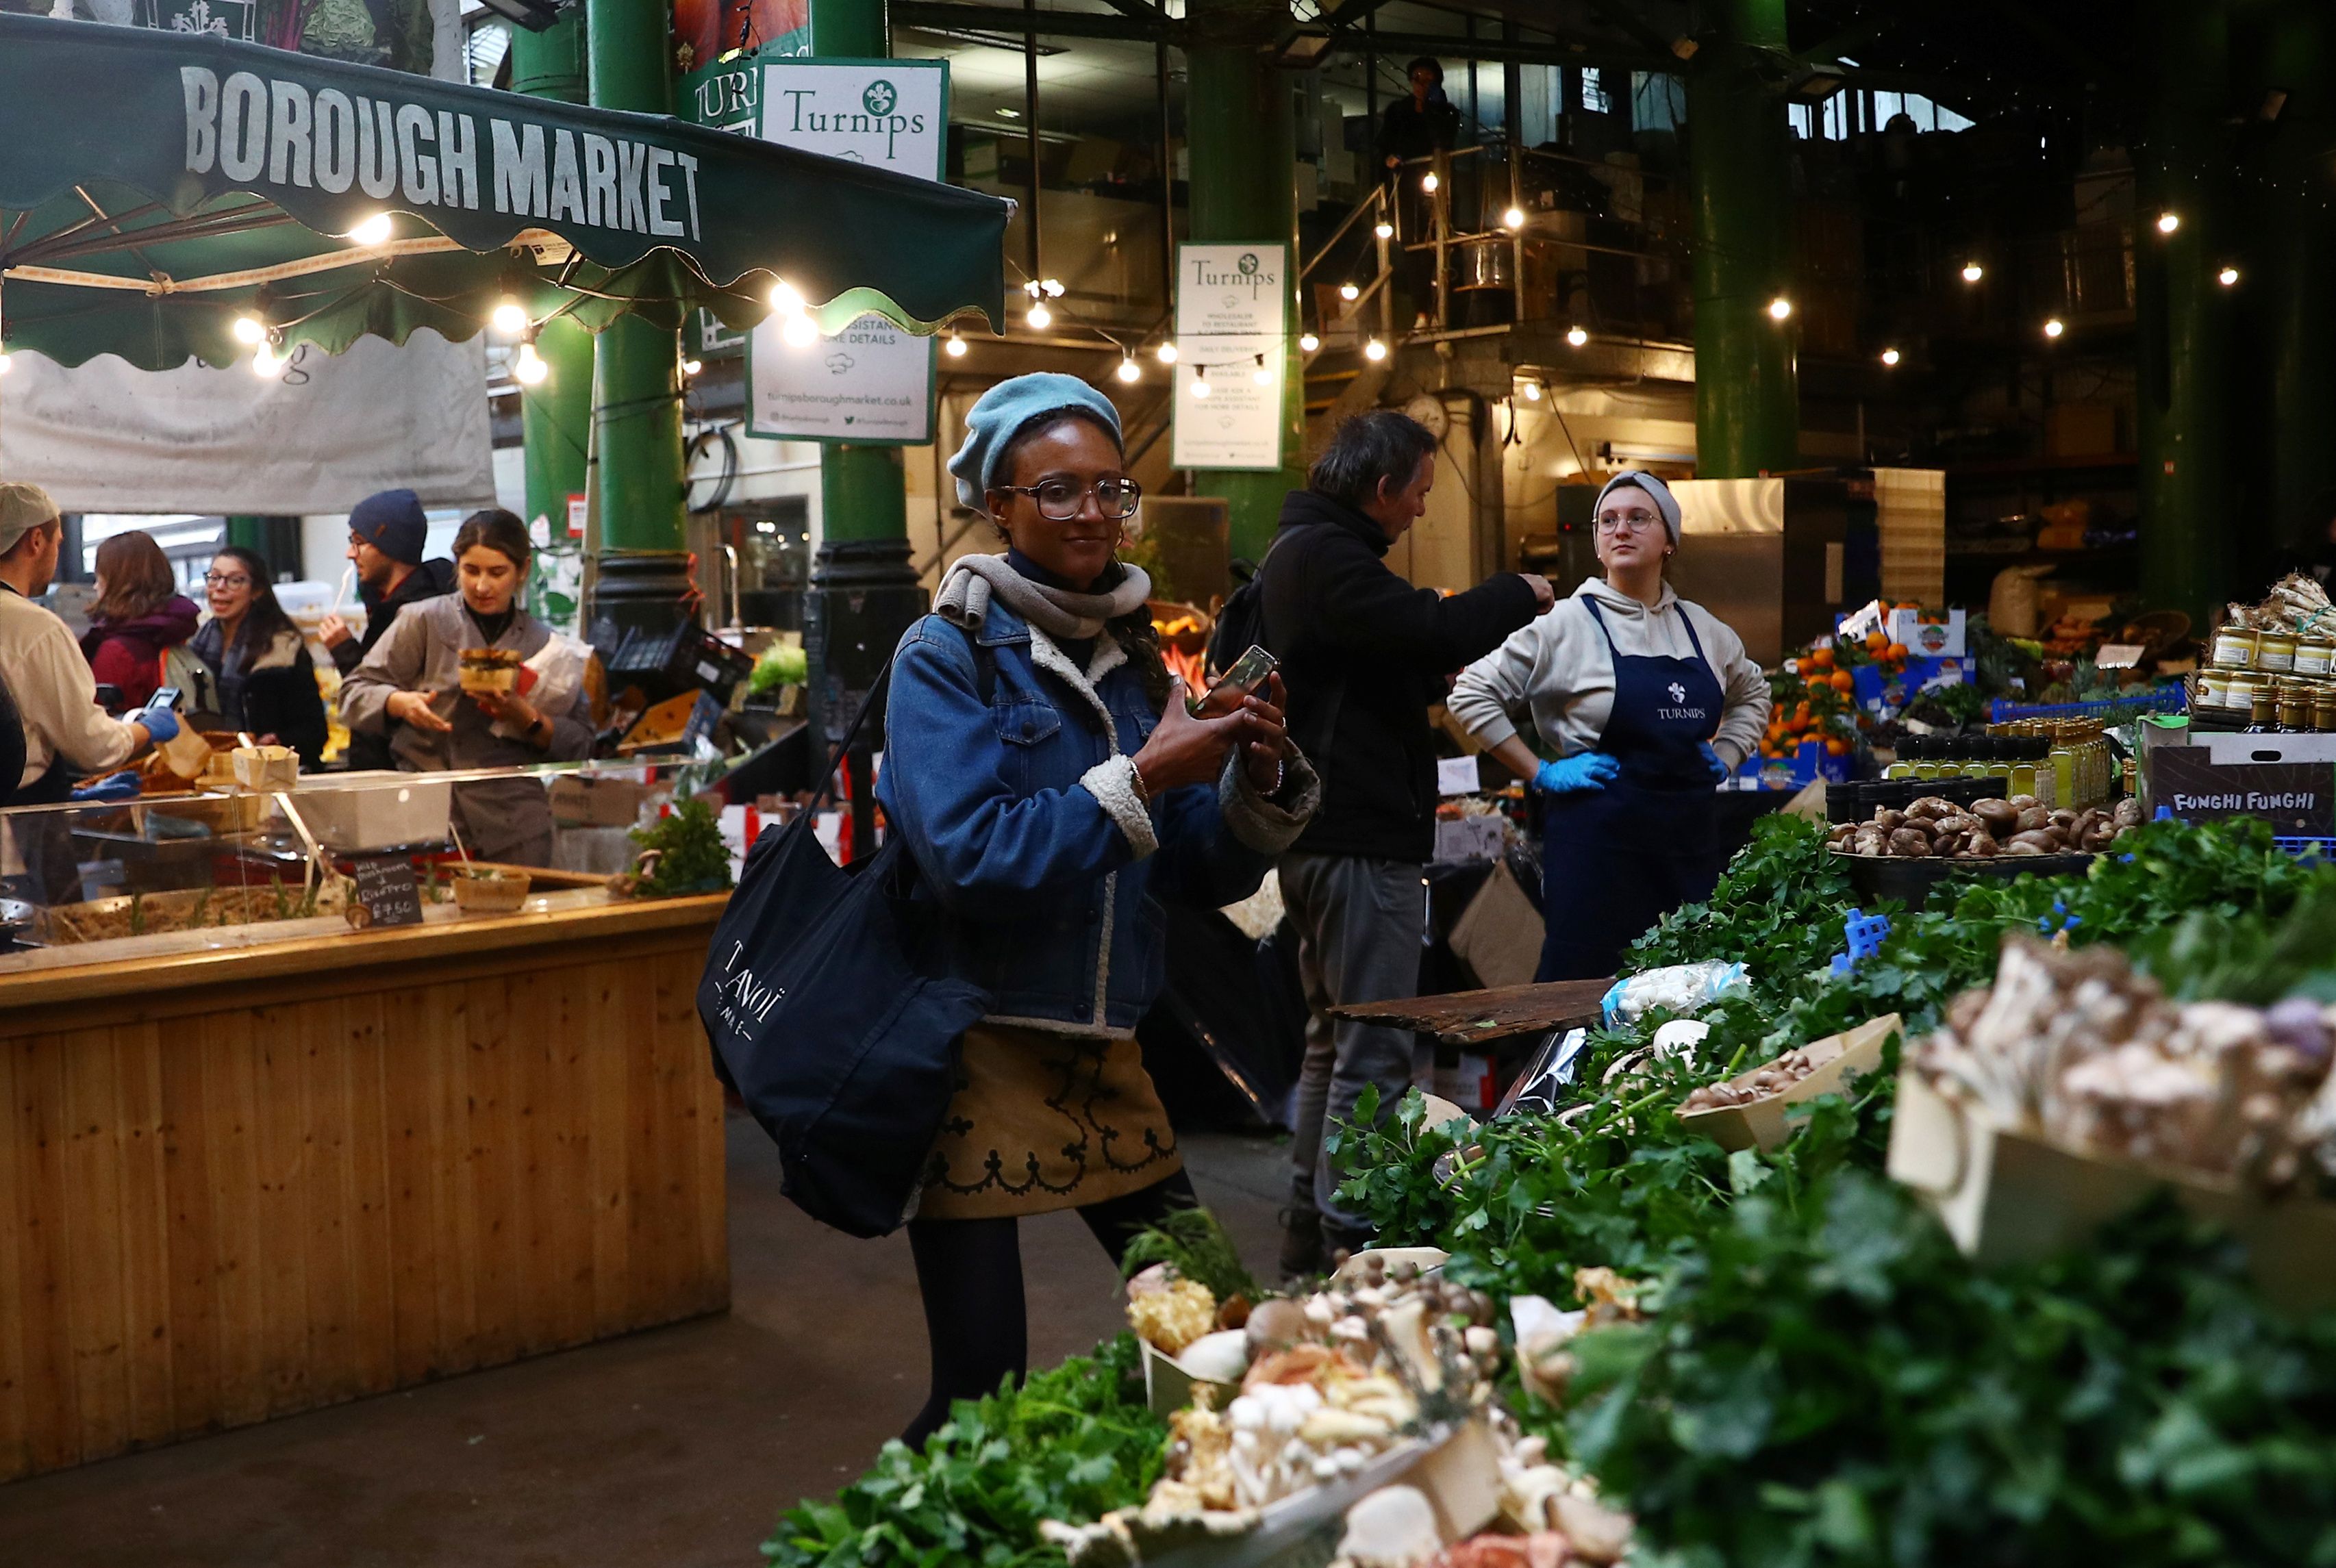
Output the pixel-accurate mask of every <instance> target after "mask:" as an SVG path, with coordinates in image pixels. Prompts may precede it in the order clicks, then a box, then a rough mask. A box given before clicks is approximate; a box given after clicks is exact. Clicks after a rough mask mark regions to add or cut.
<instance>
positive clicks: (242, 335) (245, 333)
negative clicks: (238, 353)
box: [234, 316, 268, 346]
mask: <svg viewBox="0 0 2336 1568" xmlns="http://www.w3.org/2000/svg"><path fill="white" fill-rule="evenodd" d="M234 332H235V340H236V341H237V342H238V343H242V344H248V345H255V346H256V345H258V344H262V343H265V342H267V341H268V328H267V327H266V326H264V325H262V324H261V322H260V319H259V317H257V316H238V317H236V318H235V326H234Z"/></svg>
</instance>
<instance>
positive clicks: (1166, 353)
mask: <svg viewBox="0 0 2336 1568" xmlns="http://www.w3.org/2000/svg"><path fill="white" fill-rule="evenodd" d="M1155 352H1156V353H1157V354H1158V355H1159V356H1160V363H1161V364H1163V365H1173V364H1175V363H1176V346H1175V345H1174V344H1173V343H1170V342H1167V341H1166V340H1164V339H1163V341H1162V342H1161V345H1160V346H1159V348H1158V349H1157V350H1156V351H1155Z"/></svg>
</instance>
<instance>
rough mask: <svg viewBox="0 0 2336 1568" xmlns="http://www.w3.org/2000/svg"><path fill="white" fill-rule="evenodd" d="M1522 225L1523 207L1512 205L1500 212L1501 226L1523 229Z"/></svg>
mask: <svg viewBox="0 0 2336 1568" xmlns="http://www.w3.org/2000/svg"><path fill="white" fill-rule="evenodd" d="M1524 226H1525V209H1523V208H1522V207H1512V208H1510V209H1508V210H1507V211H1506V212H1504V213H1502V214H1501V227H1502V228H1504V229H1523V227H1524Z"/></svg>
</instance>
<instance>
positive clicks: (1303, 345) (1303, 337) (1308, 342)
mask: <svg viewBox="0 0 2336 1568" xmlns="http://www.w3.org/2000/svg"><path fill="white" fill-rule="evenodd" d="M1321 346H1322V340H1321V339H1320V338H1319V337H1317V336H1314V335H1313V334H1312V333H1310V332H1301V333H1299V335H1298V348H1299V353H1301V354H1311V353H1313V352H1314V351H1315V350H1316V349H1318V348H1319V347H1321Z"/></svg>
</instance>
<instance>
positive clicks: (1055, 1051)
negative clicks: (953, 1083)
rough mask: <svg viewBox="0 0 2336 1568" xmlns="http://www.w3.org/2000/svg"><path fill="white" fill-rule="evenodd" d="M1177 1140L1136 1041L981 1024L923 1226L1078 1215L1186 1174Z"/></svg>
mask: <svg viewBox="0 0 2336 1568" xmlns="http://www.w3.org/2000/svg"><path fill="white" fill-rule="evenodd" d="M1183 1167H1184V1156H1183V1154H1180V1153H1179V1152H1178V1151H1177V1148H1176V1134H1175V1130H1174V1129H1173V1128H1172V1127H1171V1126H1170V1125H1168V1112H1167V1110H1166V1108H1165V1107H1163V1105H1161V1104H1160V1094H1159V1091H1158V1090H1156V1089H1154V1088H1153V1086H1152V1076H1151V1075H1150V1074H1149V1073H1146V1072H1145V1071H1144V1053H1143V1050H1142V1048H1141V1047H1138V1046H1137V1045H1136V1043H1135V1042H1134V1040H1103V1039H1093V1038H1082V1037H1077V1036H1073V1035H1057V1034H1050V1033H1048V1032H1047V1031H1046V1030H1043V1029H1026V1028H1017V1027H1012V1026H1009V1025H1001V1024H976V1025H975V1026H974V1027H972V1028H970V1029H968V1030H967V1031H966V1034H965V1048H964V1051H963V1053H962V1054H961V1056H960V1057H959V1066H958V1084H957V1094H956V1096H954V1097H953V1098H951V1100H950V1101H949V1113H948V1115H945V1116H944V1117H942V1119H941V1132H940V1136H939V1139H938V1140H937V1141H936V1142H935V1144H934V1145H933V1154H932V1159H931V1161H930V1163H929V1164H927V1166H926V1175H925V1190H924V1196H923V1199H922V1201H921V1203H920V1204H919V1206H918V1209H917V1217H918V1218H919V1219H921V1220H987V1219H999V1218H1009V1217H1013V1216H1017V1215H1021V1214H1044V1213H1052V1212H1053V1211H1055V1210H1056V1209H1076V1208H1079V1207H1082V1206H1084V1205H1085V1204H1088V1203H1101V1202H1103V1201H1104V1200H1105V1199H1106V1198H1117V1197H1124V1196H1125V1195H1126V1194H1127V1193H1134V1192H1140V1191H1141V1190H1143V1189H1144V1188H1145V1187H1148V1186H1150V1185H1152V1184H1153V1183H1154V1182H1159V1181H1164V1180H1166V1179H1167V1178H1168V1177H1169V1176H1171V1175H1173V1174H1175V1173H1176V1172H1178V1171H1180V1170H1182V1169H1183Z"/></svg>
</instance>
